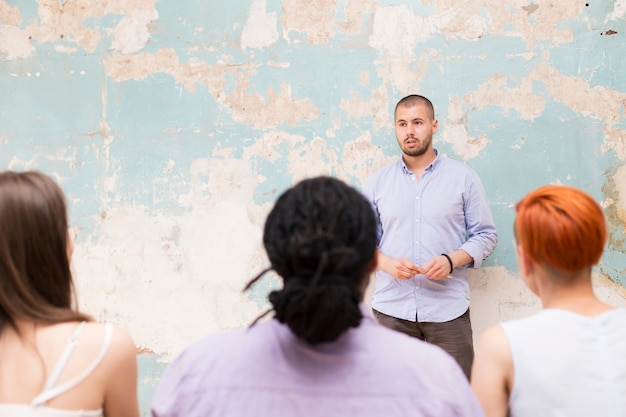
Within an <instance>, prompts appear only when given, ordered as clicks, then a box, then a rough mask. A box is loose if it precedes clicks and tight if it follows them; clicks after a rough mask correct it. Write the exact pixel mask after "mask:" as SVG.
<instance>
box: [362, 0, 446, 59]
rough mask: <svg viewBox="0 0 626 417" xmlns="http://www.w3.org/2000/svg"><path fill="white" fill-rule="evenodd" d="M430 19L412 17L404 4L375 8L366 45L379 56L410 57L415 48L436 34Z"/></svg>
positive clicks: (434, 26)
mask: <svg viewBox="0 0 626 417" xmlns="http://www.w3.org/2000/svg"><path fill="white" fill-rule="evenodd" d="M433 20H434V19H433V18H432V17H427V16H416V15H415V14H414V13H413V12H412V11H411V9H410V8H409V7H408V6H406V5H402V6H386V7H379V8H378V9H377V10H376V14H375V15H374V27H373V30H372V34H371V36H370V39H369V45H370V47H372V48H374V49H376V50H377V51H378V52H379V53H380V54H381V55H391V56H401V57H406V56H409V57H410V56H414V55H415V47H416V45H417V44H419V43H423V42H426V41H427V40H428V39H429V38H430V37H431V36H433V34H435V33H436V32H437V30H436V25H435V24H434V22H433Z"/></svg>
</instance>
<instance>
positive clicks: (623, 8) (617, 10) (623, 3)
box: [607, 0, 626, 21]
mask: <svg viewBox="0 0 626 417" xmlns="http://www.w3.org/2000/svg"><path fill="white" fill-rule="evenodd" d="M613 6H614V7H613V11H612V12H611V14H609V15H608V17H607V21H610V20H620V19H623V18H624V16H626V0H616V1H614V2H613Z"/></svg>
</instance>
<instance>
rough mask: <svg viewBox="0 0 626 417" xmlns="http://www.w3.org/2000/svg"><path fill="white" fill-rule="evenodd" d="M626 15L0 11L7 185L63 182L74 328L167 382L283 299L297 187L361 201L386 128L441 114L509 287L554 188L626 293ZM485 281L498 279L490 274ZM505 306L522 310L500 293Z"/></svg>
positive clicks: (23, 3)
mask: <svg viewBox="0 0 626 417" xmlns="http://www.w3.org/2000/svg"><path fill="white" fill-rule="evenodd" d="M625 15H626V0H618V1H609V0H603V1H599V0H598V1H593V0H587V1H579V0H570V1H560V2H555V1H552V0H536V1H526V0H523V1H522V0H502V1H499V2H492V1H458V0H422V1H390V0H284V1H278V0H248V1H244V0H237V1H230V2H229V1H212V0H208V1H207V0H202V1H200V0H186V1H180V0H158V1H155V0H105V1H99V2H92V1H88V0H66V1H59V0H39V1H34V0H0V93H1V101H0V164H1V166H2V168H4V169H7V168H9V169H14V170H23V169H31V168H34V169H38V170H41V171H44V172H46V173H49V174H50V175H52V176H53V177H54V178H56V179H57V180H58V181H59V183H60V184H61V185H62V186H63V188H64V190H65V191H66V193H67V195H68V198H69V203H70V209H71V213H70V217H71V226H72V232H73V235H74V236H75V239H76V253H75V257H74V261H73V263H74V268H75V272H76V278H77V282H78V288H79V296H80V302H81V306H82V307H83V308H84V309H85V310H87V311H88V312H90V313H92V314H93V315H95V316H96V317H98V319H100V320H108V321H112V322H114V323H116V324H118V325H121V326H123V327H125V328H127V329H128V330H129V331H130V332H131V333H132V334H133V337H134V338H135V341H136V342H137V344H138V346H139V348H140V352H141V354H140V361H139V366H140V398H141V403H142V410H143V413H144V414H145V415H147V412H148V411H147V410H148V404H149V401H150V398H151V395H152V390H153V388H154V386H155V384H156V383H157V381H158V377H159V375H160V373H161V372H162V370H163V368H164V366H165V364H166V363H167V362H168V361H169V360H170V359H171V358H172V357H173V356H174V355H176V354H177V353H178V352H179V351H180V350H181V349H182V348H183V347H184V346H186V345H187V344H189V343H191V342H192V341H194V340H197V339H199V338H200V337H202V336H203V335H205V334H207V333H210V332H214V331H220V330H225V329H230V328H234V327H240V326H243V325H245V324H246V323H249V322H250V321H251V320H252V319H254V318H255V317H256V315H257V314H258V313H259V312H261V311H262V310H263V309H264V308H265V307H266V303H265V295H266V292H267V290H268V289H269V288H272V287H273V286H275V285H278V283H277V280H276V278H275V277H269V278H268V279H266V280H265V281H264V284H263V285H261V286H260V287H258V288H255V290H254V291H253V292H252V293H250V294H242V293H241V288H243V286H244V285H245V283H246V281H247V280H249V279H250V278H251V277H253V276H254V275H255V274H256V273H257V272H259V271H260V270H261V269H263V268H264V266H265V265H266V260H265V257H264V254H263V251H262V248H261V245H260V238H261V227H262V224H263V220H264V217H265V214H266V213H267V211H268V209H269V207H270V206H271V204H272V202H273V201H274V200H275V198H276V197H277V195H278V194H279V193H280V192H281V191H282V190H284V189H285V188H286V187H287V186H289V185H290V184H293V183H294V182H296V181H297V180H299V179H301V178H304V177H307V176H312V175H318V174H330V175H335V176H338V177H340V178H342V179H345V180H346V181H348V182H350V183H352V184H354V185H356V186H358V187H360V186H361V185H362V184H363V182H364V181H365V179H366V178H367V176H368V175H369V174H370V173H371V172H372V171H373V170H375V169H377V168H379V167H380V166H382V165H384V164H386V163H388V162H390V161H392V160H393V159H394V158H395V157H397V155H398V149H397V144H396V142H395V138H394V135H393V128H392V121H391V116H390V114H391V112H392V110H393V106H394V105H395V103H396V102H397V100H398V99H400V98H401V97H403V96H405V95H407V94H410V93H420V94H424V95H426V96H428V97H429V98H431V100H432V101H433V102H434V103H435V106H436V112H437V117H438V119H439V122H440V131H439V133H438V134H437V136H436V137H435V146H436V148H438V149H439V150H440V151H441V152H443V153H445V154H447V155H448V156H451V157H454V158H458V159H460V160H464V161H465V162H466V163H468V164H469V165H471V166H472V167H473V168H475V169H476V170H477V171H478V173H479V174H480V175H481V177H482V179H483V182H484V184H485V187H486V189H487V192H488V194H489V197H490V199H491V205H492V209H493V212H494V216H495V219H496V222H497V225H498V227H499V230H500V236H501V239H500V244H499V245H498V247H497V249H496V251H495V252H494V254H493V255H492V256H491V257H490V258H489V259H488V261H487V264H486V265H485V271H483V273H484V274H486V276H489V275H490V274H491V278H489V279H493V280H497V278H498V277H497V275H498V274H499V273H500V272H499V271H502V270H503V269H504V270H505V271H507V273H510V274H512V275H515V274H516V272H517V268H516V265H515V258H514V253H513V250H512V245H511V244H510V242H511V241H512V235H511V222H512V219H513V209H512V207H513V205H514V203H515V202H516V201H517V200H518V199H519V198H521V197H522V196H523V195H524V194H525V193H526V192H528V191H529V190H531V189H533V188H535V187H537V186H539V185H542V184H545V183H563V184H569V185H573V186H577V187H581V188H583V189H585V190H586V191H588V192H590V193H591V194H592V195H593V196H594V197H596V198H597V200H598V201H600V202H601V203H602V205H603V207H604V208H605V210H606V214H607V217H608V219H609V223H610V227H611V241H610V244H609V246H608V249H607V253H606V255H605V257H604V258H603V261H602V264H601V265H600V266H599V267H598V273H599V274H601V275H602V276H603V277H605V278H607V279H608V280H610V281H611V282H612V283H613V284H614V285H615V288H614V291H617V292H620V291H622V290H623V287H624V285H625V284H626V278H624V277H625V275H624V273H623V272H624V269H625V268H626V257H624V255H623V252H624V225H625V221H626V168H625V166H624V159H625V158H626V117H625V115H624V112H625V106H626V75H624V68H626V48H625V46H626V43H625V35H626V23H625ZM490 271H492V272H490ZM498 291H504V297H505V298H506V297H509V296H510V297H515V295H514V294H508V293H506V289H500V290H498Z"/></svg>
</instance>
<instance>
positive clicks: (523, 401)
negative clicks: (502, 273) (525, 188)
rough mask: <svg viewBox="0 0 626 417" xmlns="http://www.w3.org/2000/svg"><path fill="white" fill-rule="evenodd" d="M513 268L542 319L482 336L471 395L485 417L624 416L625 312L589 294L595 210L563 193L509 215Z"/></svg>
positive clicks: (598, 214) (534, 197) (558, 188)
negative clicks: (538, 306) (511, 217)
mask: <svg viewBox="0 0 626 417" xmlns="http://www.w3.org/2000/svg"><path fill="white" fill-rule="evenodd" d="M516 212H517V215H516V218H515V227H514V229H515V230H514V231H515V240H516V254H517V263H518V266H519V270H520V273H521V275H522V276H523V277H524V282H525V283H526V285H527V286H528V288H530V290H531V291H532V292H533V293H534V294H536V295H537V296H538V297H539V298H540V299H541V303H542V306H543V310H542V311H541V312H539V313H538V314H535V315H531V316H530V317H526V318H523V319H518V320H512V321H508V322H504V323H501V324H500V325H497V326H494V327H492V328H490V329H488V330H487V331H485V333H484V334H483V335H482V337H481V339H480V341H479V343H478V347H477V352H476V357H475V361H474V368H473V371H472V387H473V388H474V390H475V392H476V394H477V395H478V398H479V400H480V402H481V404H482V406H483V408H484V410H485V413H486V415H487V417H496V416H501V417H504V416H507V415H510V416H512V417H520V416H521V417H525V416H532V417H536V416H567V417H577V416H581V417H582V416H585V417H588V416H603V417H608V416H616V417H617V416H625V415H626V309H622V308H618V309H615V308H612V307H611V306H608V305H606V304H604V303H602V302H601V301H600V300H599V299H598V298H597V297H596V296H595V294H594V292H593V288H592V284H591V270H592V267H593V266H594V265H596V264H597V263H598V262H599V261H600V257H601V256H602V252H603V250H604V246H605V244H606V241H607V230H606V223H605V220H604V215H603V212H602V209H601V208H600V206H599V205H598V204H597V203H596V202H595V201H594V200H593V199H592V198H591V197H590V196H589V195H588V194H586V193H585V192H583V191H581V190H579V189H576V188H573V187H568V186H562V185H550V186H544V187H541V188H539V189H537V190H535V191H533V192H531V193H530V194H528V195H527V196H526V197H524V198H523V199H522V200H521V201H520V202H519V203H518V204H517V206H516Z"/></svg>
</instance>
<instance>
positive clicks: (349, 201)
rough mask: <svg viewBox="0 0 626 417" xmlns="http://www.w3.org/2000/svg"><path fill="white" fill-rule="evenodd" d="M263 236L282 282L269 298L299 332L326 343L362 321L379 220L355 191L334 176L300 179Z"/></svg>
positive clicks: (279, 314) (274, 212)
mask: <svg viewBox="0 0 626 417" xmlns="http://www.w3.org/2000/svg"><path fill="white" fill-rule="evenodd" d="M263 243H264V245H265V249H266V251H267V254H268V257H269V259H270V262H271V264H272V268H273V269H274V270H275V271H276V272H277V273H278V274H279V275H280V276H281V277H282V278H283V282H284V287H283V289H282V290H278V291H273V292H272V293H271V294H270V297H269V299H270V302H271V304H272V306H273V308H274V311H275V315H276V318H277V319H278V320H279V321H280V322H282V323H286V324H287V325H288V326H289V328H290V329H291V330H292V331H293V332H294V333H295V334H296V336H298V337H299V338H301V339H303V340H305V341H307V342H309V343H311V344H316V343H323V342H329V341H333V340H335V339H337V338H338V337H339V336H340V335H341V334H342V333H343V332H345V331H346V330H347V329H348V328H350V327H357V326H358V325H359V324H360V322H361V319H362V314H361V310H360V307H359V304H360V301H361V299H362V296H363V290H364V288H365V285H366V283H367V279H368V276H369V273H370V271H371V267H372V262H373V258H374V253H375V249H376V221H375V218H374V213H373V210H372V207H371V205H370V204H369V202H367V200H366V199H365V198H364V197H363V196H362V195H361V194H360V193H359V192H358V191H357V190H355V189H354V188H352V187H350V186H348V185H346V184H344V183H343V182H341V181H339V180H337V179H334V178H330V177H317V178H312V179H307V180H304V181H302V182H300V183H299V184H297V185H296V186H294V187H293V188H291V189H289V190H287V191H286V192H285V193H284V194H282V195H281V196H280V197H279V198H278V200H277V202H276V204H275V206H274V208H273V209H272V211H271V212H270V213H269V215H268V217H267V220H266V223H265V230H264V235H263Z"/></svg>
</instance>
